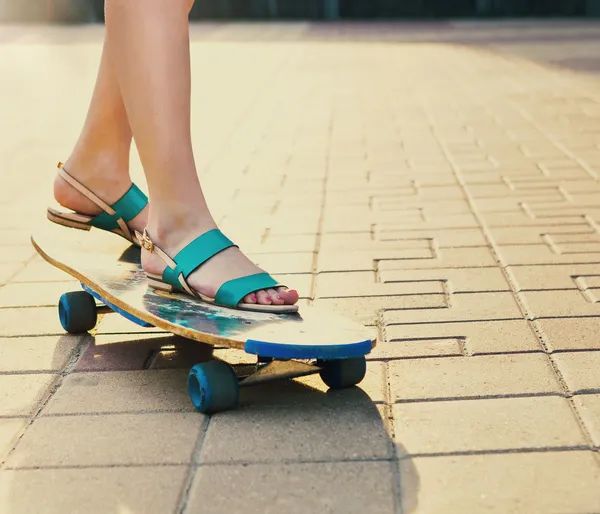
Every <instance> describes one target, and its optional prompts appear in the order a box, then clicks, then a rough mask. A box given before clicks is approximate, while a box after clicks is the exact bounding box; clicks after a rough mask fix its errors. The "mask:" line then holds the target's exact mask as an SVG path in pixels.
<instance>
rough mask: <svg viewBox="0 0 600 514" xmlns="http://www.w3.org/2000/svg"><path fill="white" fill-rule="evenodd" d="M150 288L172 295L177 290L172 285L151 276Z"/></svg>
mask: <svg viewBox="0 0 600 514" xmlns="http://www.w3.org/2000/svg"><path fill="white" fill-rule="evenodd" d="M148 287H151V288H152V289H158V290H159V291H164V292H165V293H172V292H174V291H175V288H174V287H173V286H172V285H171V284H167V283H166V282H163V281H162V280H159V279H157V278H155V277H151V276H149V275H148Z"/></svg>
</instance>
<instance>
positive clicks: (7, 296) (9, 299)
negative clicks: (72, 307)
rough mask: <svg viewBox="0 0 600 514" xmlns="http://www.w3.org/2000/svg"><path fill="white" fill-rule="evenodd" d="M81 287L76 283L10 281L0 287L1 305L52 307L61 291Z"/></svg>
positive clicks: (56, 302)
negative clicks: (10, 282)
mask: <svg viewBox="0 0 600 514" xmlns="http://www.w3.org/2000/svg"><path fill="white" fill-rule="evenodd" d="M78 289H81V287H78V283H77V282H74V281H68V282H50V283H37V282H31V283H12V284H6V285H5V286H3V287H0V308H1V307H54V308H56V306H57V305H58V301H59V299H60V297H61V295H62V294H63V293H66V292H68V291H77V290H78Z"/></svg>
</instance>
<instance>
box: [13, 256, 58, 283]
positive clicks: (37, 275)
mask: <svg viewBox="0 0 600 514" xmlns="http://www.w3.org/2000/svg"><path fill="white" fill-rule="evenodd" d="M20 267H21V270H20V271H19V272H18V273H16V274H15V275H14V277H13V279H12V280H11V282H64V281H65V280H67V279H68V278H69V276H68V275H67V274H66V273H65V272H64V271H62V270H60V269H58V268H55V267H54V266H51V265H50V264H48V263H47V262H46V261H45V260H43V259H42V258H41V257H39V256H36V257H34V258H33V259H32V260H31V261H29V262H28V263H27V264H25V265H24V266H23V265H21V266H20Z"/></svg>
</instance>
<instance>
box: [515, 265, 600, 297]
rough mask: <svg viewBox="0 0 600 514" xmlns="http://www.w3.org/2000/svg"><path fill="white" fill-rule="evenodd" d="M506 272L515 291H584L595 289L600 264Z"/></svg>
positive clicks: (536, 267)
mask: <svg viewBox="0 0 600 514" xmlns="http://www.w3.org/2000/svg"><path fill="white" fill-rule="evenodd" d="M507 270H508V273H509V275H510V277H511V280H512V282H513V284H515V286H516V290H517V291H536V290H547V289H580V290H585V289H588V288H593V287H595V286H596V285H597V283H596V282H595V280H596V277H600V264H563V265H548V266H509V267H508V268H507Z"/></svg>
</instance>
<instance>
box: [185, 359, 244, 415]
mask: <svg viewBox="0 0 600 514" xmlns="http://www.w3.org/2000/svg"><path fill="white" fill-rule="evenodd" d="M188 392H189V393H190V400H192V403H193V404H194V407H196V410H197V411H198V412H202V413H203V414H213V413H215V412H221V411H224V410H228V409H232V408H234V407H235V406H236V405H237V403H238V398H239V392H240V388H239V384H238V379H237V377H236V376H235V371H233V368H232V367H231V366H230V365H229V364H227V363H226V362H223V361H218V360H212V361H208V362H202V363H200V364H196V365H195V366H194V367H193V368H192V369H191V370H190V373H189V375H188Z"/></svg>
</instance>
